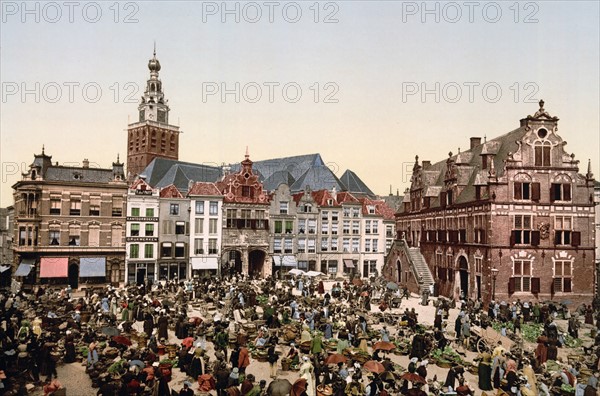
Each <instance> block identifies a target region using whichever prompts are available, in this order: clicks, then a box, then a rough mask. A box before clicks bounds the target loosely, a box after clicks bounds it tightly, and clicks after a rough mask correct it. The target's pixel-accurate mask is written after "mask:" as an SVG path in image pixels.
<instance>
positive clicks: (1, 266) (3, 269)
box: [0, 265, 10, 273]
mask: <svg viewBox="0 0 600 396" xmlns="http://www.w3.org/2000/svg"><path fill="white" fill-rule="evenodd" d="M9 269H10V265H0V273H2V272H4V271H8V270H9Z"/></svg>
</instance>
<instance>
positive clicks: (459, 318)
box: [454, 315, 462, 340]
mask: <svg viewBox="0 0 600 396" xmlns="http://www.w3.org/2000/svg"><path fill="white" fill-rule="evenodd" d="M461 329H462V316H461V315H458V316H457V317H456V320H455V321H454V332H456V339H457V340H458V339H460V331H461Z"/></svg>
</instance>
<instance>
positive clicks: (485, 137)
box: [483, 135, 487, 143]
mask: <svg viewBox="0 0 600 396" xmlns="http://www.w3.org/2000/svg"><path fill="white" fill-rule="evenodd" d="M483 143H487V135H483Z"/></svg>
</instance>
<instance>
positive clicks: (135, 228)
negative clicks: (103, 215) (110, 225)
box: [129, 223, 140, 237]
mask: <svg viewBox="0 0 600 396" xmlns="http://www.w3.org/2000/svg"><path fill="white" fill-rule="evenodd" d="M129 235H130V236H132V237H136V236H140V223H132V224H131V227H130V232H129Z"/></svg>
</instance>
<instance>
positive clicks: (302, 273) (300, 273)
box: [288, 268, 306, 275]
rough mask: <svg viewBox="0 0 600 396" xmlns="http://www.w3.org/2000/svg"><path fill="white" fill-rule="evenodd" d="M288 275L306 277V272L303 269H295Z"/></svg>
mask: <svg viewBox="0 0 600 396" xmlns="http://www.w3.org/2000/svg"><path fill="white" fill-rule="evenodd" d="M288 274H292V275H306V272H304V271H302V270H301V269H298V268H294V269H292V270H290V271H289V272H288Z"/></svg>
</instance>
